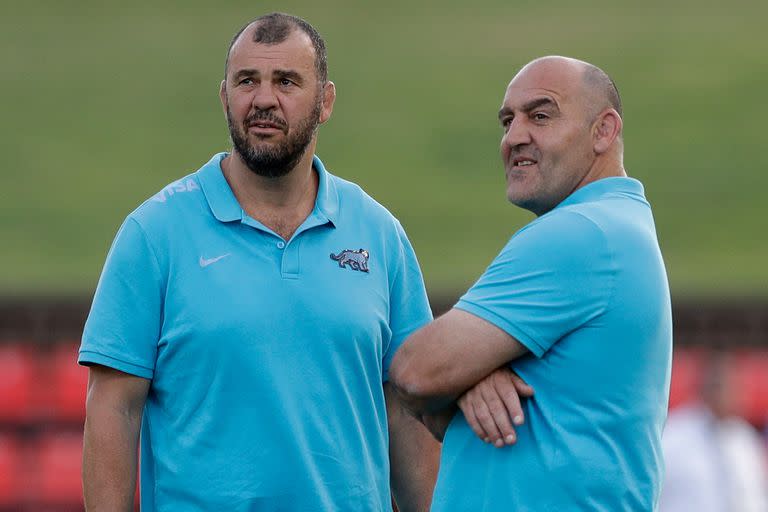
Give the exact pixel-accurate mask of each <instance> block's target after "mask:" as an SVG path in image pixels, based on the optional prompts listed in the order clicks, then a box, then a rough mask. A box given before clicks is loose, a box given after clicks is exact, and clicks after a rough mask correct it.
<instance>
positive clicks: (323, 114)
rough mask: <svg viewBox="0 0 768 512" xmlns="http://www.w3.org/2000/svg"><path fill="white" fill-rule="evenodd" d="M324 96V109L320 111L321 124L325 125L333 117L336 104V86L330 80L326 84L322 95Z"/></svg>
mask: <svg viewBox="0 0 768 512" xmlns="http://www.w3.org/2000/svg"><path fill="white" fill-rule="evenodd" d="M320 94H322V95H323V100H322V101H323V108H322V110H321V111H320V122H321V123H324V122H326V121H327V120H328V119H330V117H331V113H332V112H333V104H334V103H335V102H336V85H335V84H334V83H333V82H331V81H330V80H329V81H327V82H325V85H323V90H322V91H321V93H320Z"/></svg>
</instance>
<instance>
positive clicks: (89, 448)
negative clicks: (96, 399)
mask: <svg viewBox="0 0 768 512" xmlns="http://www.w3.org/2000/svg"><path fill="white" fill-rule="evenodd" d="M140 421H141V415H138V417H130V416H127V415H124V414H120V413H118V412H116V411H111V410H104V411H95V412H91V411H89V413H88V417H87V419H86V421H85V435H84V440H83V493H84V495H85V507H86V510H87V511H88V512H101V511H109V512H114V511H126V512H129V511H132V510H133V497H134V493H135V490H136V466H137V450H138V440H139V430H140Z"/></svg>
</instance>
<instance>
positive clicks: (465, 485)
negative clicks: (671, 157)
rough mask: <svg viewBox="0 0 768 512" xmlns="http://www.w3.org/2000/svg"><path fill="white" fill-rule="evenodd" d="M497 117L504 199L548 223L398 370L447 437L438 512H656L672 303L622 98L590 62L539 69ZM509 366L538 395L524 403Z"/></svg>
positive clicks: (406, 351) (545, 63)
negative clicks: (634, 167)
mask: <svg viewBox="0 0 768 512" xmlns="http://www.w3.org/2000/svg"><path fill="white" fill-rule="evenodd" d="M499 121H500V123H501V126H502V128H503V135H502V138H501V156H502V161H503V163H504V171H505V175H506V185H507V188H506V193H507V198H508V199H509V201H510V202H512V203H513V204H515V205H517V206H519V207H521V208H525V209H527V210H530V211H531V212H533V213H534V214H536V216H537V218H536V219H535V220H534V221H532V222H531V223H530V224H528V225H527V226H525V227H523V228H522V229H520V230H519V231H518V232H517V233H515V234H514V236H512V238H511V239H510V240H509V242H508V243H507V245H506V246H505V247H504V249H503V250H502V251H501V253H500V254H499V255H498V256H497V257H496V259H495V260H494V261H493V262H492V263H491V265H490V266H489V267H488V269H487V270H486V272H485V273H484V274H483V275H482V276H481V277H480V279H479V280H478V281H477V283H475V285H474V286H473V287H472V288H471V289H470V290H469V291H468V292H467V293H466V294H465V295H464V296H463V297H462V298H461V299H460V300H459V302H458V303H457V304H456V306H455V307H454V308H453V309H452V310H451V311H449V312H448V313H446V314H445V315H443V316H442V317H440V318H438V319H437V320H435V321H434V322H432V323H430V324H428V325H427V326H426V327H424V328H422V329H420V330H418V331H416V332H415V333H414V334H412V335H411V336H410V337H409V338H408V339H407V340H406V342H405V343H404V344H403V345H402V346H401V348H400V349H399V350H398V352H397V353H396V354H395V358H394V360H393V363H392V367H391V368H390V376H391V378H392V379H393V380H394V382H395V384H396V386H397V387H398V389H399V391H400V393H401V394H402V396H403V397H404V399H405V400H406V401H407V404H408V407H409V408H410V410H411V411H412V412H413V413H414V415H415V416H416V417H417V418H419V419H421V420H422V422H424V423H425V424H426V425H427V426H429V427H430V429H431V430H432V432H433V433H434V434H435V435H436V437H438V438H441V437H443V436H444V444H443V448H442V458H441V468H440V474H439V477H438V483H437V486H436V488H435V495H434V499H433V508H432V510H433V511H437V512H443V511H465V510H473V511H474V510H483V511H497V510H499V511H501V510H505V511H507V510H515V511H527V510H530V511H536V512H543V511H557V512H562V511H573V510H584V511H591V512H593V511H606V512H609V511H610V512H616V511H625V510H626V511H646V510H654V509H655V508H656V505H657V501H658V496H659V486H660V479H661V474H662V464H663V463H662V459H661V449H660V439H661V431H662V425H663V423H664V420H665V416H666V410H667V396H668V391H669V375H670V362H671V348H672V347H671V346H672V325H671V313H670V298H669V289H668V283H667V278H666V273H665V270H664V263H663V261H662V257H661V253H660V251H659V246H658V241H657V238H656V233H655V227H654V222H653V217H652V214H651V209H650V205H649V204H648V202H647V201H646V199H645V197H644V192H643V186H642V184H641V183H640V182H639V181H637V180H635V179H632V178H628V177H627V174H626V172H625V170H624V166H623V159H622V154H623V141H622V118H621V104H620V100H619V95H618V92H617V90H616V87H615V85H614V83H613V81H612V80H611V79H610V78H609V77H608V76H607V75H606V74H605V73H604V72H603V71H601V70H600V69H598V68H597V67H595V66H593V65H591V64H588V63H585V62H581V61H578V60H575V59H570V58H565V57H544V58H541V59H537V60H535V61H533V62H531V63H529V64H528V65H526V66H525V67H523V68H522V69H521V70H520V71H519V72H518V73H517V75H516V76H515V77H514V78H513V79H512V81H511V82H510V83H509V86H508V87H507V90H506V94H505V95H504V101H503V103H502V106H501V110H500V111H499ZM512 370H514V372H515V373H516V374H518V375H519V376H520V377H521V378H522V379H524V380H525V381H526V382H527V383H528V384H530V385H531V386H532V387H533V389H534V390H535V395H534V396H532V397H530V398H523V400H522V404H520V402H518V401H517V396H516V394H515V393H514V392H513V391H511V388H510V385H509V381H510V378H511V375H512V374H511V373H510V372H511V371H512ZM459 409H460V412H457V410H459ZM510 424H512V425H514V426H513V428H512V429H510ZM510 445H513V446H510Z"/></svg>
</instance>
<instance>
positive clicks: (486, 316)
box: [454, 299, 546, 357]
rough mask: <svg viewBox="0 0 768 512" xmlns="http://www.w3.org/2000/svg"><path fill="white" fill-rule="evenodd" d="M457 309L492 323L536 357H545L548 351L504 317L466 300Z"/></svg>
mask: <svg viewBox="0 0 768 512" xmlns="http://www.w3.org/2000/svg"><path fill="white" fill-rule="evenodd" d="M454 307H455V308H456V309H460V310H462V311H466V312H467V313H471V314H473V315H475V316H477V317H479V318H482V319H483V320H485V321H487V322H490V323H492V324H493V325H495V326H496V327H498V328H499V329H501V330H502V331H504V332H506V333H507V334H509V335H510V336H512V337H513V338H515V339H516V340H517V341H518V342H519V343H520V344H522V345H523V346H525V348H527V349H528V350H530V351H531V353H533V354H534V355H535V356H536V357H541V356H543V355H544V352H546V350H545V349H544V348H543V347H542V346H541V345H539V344H538V343H537V342H536V341H535V340H534V339H533V338H532V337H530V336H529V335H528V334H526V333H525V332H523V331H522V330H520V329H519V328H518V327H516V326H514V325H513V324H511V323H510V322H508V321H507V320H506V319H505V318H504V317H502V316H500V315H497V314H496V313H495V312H493V311H491V310H489V309H486V308H484V307H482V306H479V305H477V304H474V303H471V302H468V301H466V300H465V299H461V300H459V302H458V303H456V305H455V306H454Z"/></svg>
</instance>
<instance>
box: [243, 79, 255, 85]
mask: <svg viewBox="0 0 768 512" xmlns="http://www.w3.org/2000/svg"><path fill="white" fill-rule="evenodd" d="M252 83H253V80H252V79H251V78H243V79H242V80H240V84H241V85H251V84H252Z"/></svg>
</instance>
